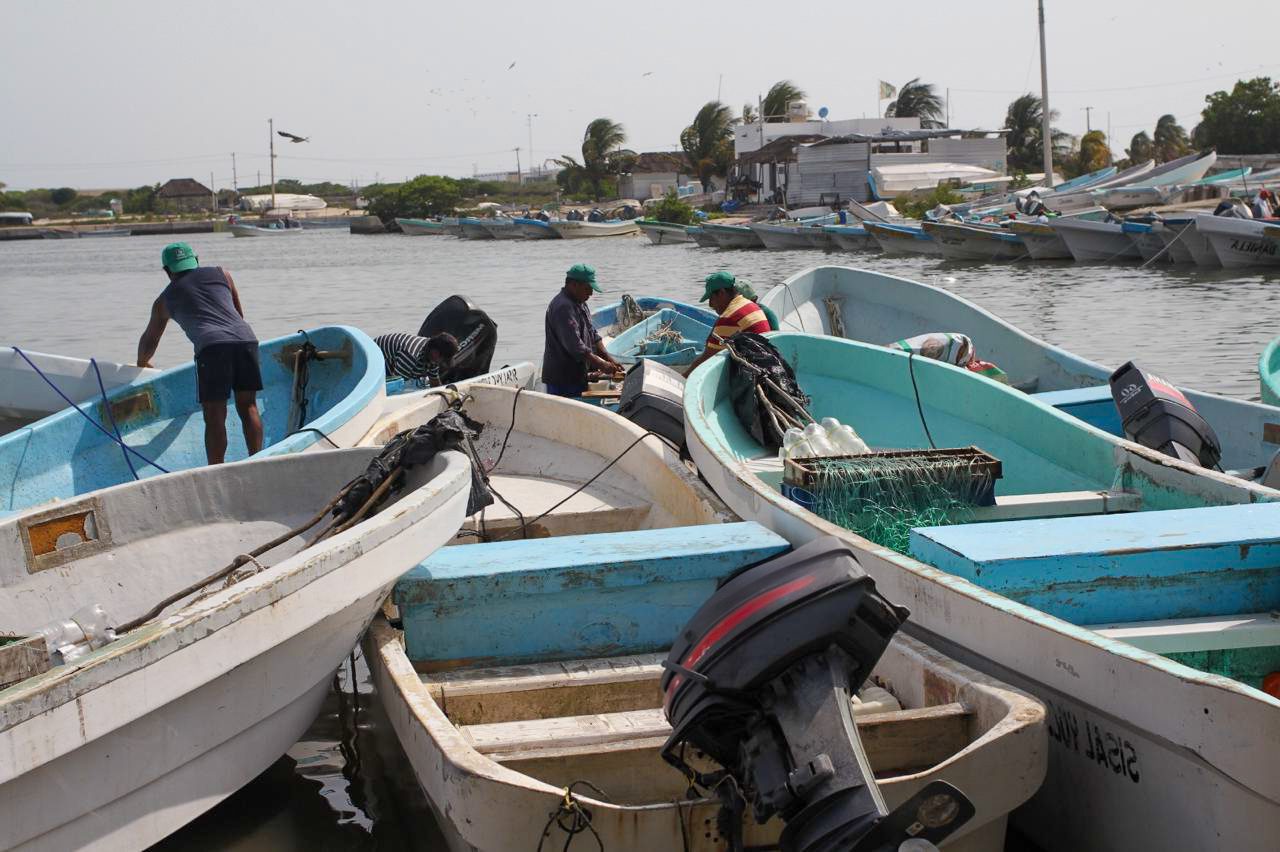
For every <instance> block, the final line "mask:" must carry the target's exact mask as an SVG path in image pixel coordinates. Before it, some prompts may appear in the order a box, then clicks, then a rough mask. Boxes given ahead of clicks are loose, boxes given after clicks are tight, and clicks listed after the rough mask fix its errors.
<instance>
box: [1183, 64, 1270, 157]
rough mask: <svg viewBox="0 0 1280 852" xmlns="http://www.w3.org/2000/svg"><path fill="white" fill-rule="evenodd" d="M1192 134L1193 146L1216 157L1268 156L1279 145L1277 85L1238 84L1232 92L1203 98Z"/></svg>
mask: <svg viewBox="0 0 1280 852" xmlns="http://www.w3.org/2000/svg"><path fill="white" fill-rule="evenodd" d="M1205 102H1206V103H1207V106H1206V107H1205V108H1204V112H1202V113H1201V114H1200V124H1199V125H1197V126H1196V129H1195V130H1194V131H1192V134H1191V136H1192V139H1194V140H1195V144H1196V145H1198V146H1200V147H1202V148H1207V147H1214V148H1217V149H1218V153H1219V154H1269V153H1272V152H1274V151H1275V150H1276V145H1277V142H1280V83H1273V82H1271V78H1270V77H1255V78H1254V79H1252V80H1238V81H1237V82H1236V84H1235V86H1234V87H1233V88H1232V90H1231V92H1230V93H1228V92H1221V91H1219V92H1214V93H1213V94H1211V95H1206V96H1205Z"/></svg>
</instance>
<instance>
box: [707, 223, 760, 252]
mask: <svg viewBox="0 0 1280 852" xmlns="http://www.w3.org/2000/svg"><path fill="white" fill-rule="evenodd" d="M702 230H703V231H704V232H705V233H707V234H708V235H709V236H710V237H711V238H712V239H714V240H715V241H716V245H718V246H719V247H720V248H723V249H735V248H739V249H741V248H764V241H763V240H761V239H760V235H759V234H757V233H756V232H755V231H753V230H751V228H750V227H749V226H748V225H722V224H720V223H718V222H707V223H705V224H704V225H703V226H702Z"/></svg>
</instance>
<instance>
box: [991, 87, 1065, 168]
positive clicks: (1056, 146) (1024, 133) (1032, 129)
mask: <svg viewBox="0 0 1280 852" xmlns="http://www.w3.org/2000/svg"><path fill="white" fill-rule="evenodd" d="M1057 118H1058V111H1057V110H1056V109H1051V110H1049V121H1050V123H1051V125H1052V122H1054V121H1056V120H1057ZM1004 126H1005V129H1007V130H1008V131H1009V133H1008V135H1007V136H1006V137H1005V141H1006V143H1007V144H1008V148H1009V167H1010V168H1011V169H1013V170H1014V171H1023V172H1030V171H1039V169H1040V167H1041V166H1043V165H1044V149H1043V142H1042V141H1041V140H1042V139H1043V138H1044V108H1043V106H1042V104H1041V102H1040V98H1038V97H1036V96H1035V95H1033V94H1030V93H1028V94H1025V95H1020V96H1019V97H1017V98H1015V99H1014V100H1013V101H1012V102H1011V103H1010V104H1009V110H1008V112H1006V113H1005V117H1004ZM1049 138H1050V139H1051V140H1052V144H1053V157H1054V159H1055V160H1056V159H1060V158H1062V157H1064V156H1066V155H1068V154H1069V153H1070V150H1071V149H1070V144H1069V143H1070V141H1071V135H1070V134H1069V133H1064V132H1062V131H1061V130H1059V129H1058V128H1056V127H1053V126H1050V127H1049Z"/></svg>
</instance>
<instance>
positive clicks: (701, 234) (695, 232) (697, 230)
mask: <svg viewBox="0 0 1280 852" xmlns="http://www.w3.org/2000/svg"><path fill="white" fill-rule="evenodd" d="M684 232H685V233H686V234H688V235H689V239H691V240H693V241H694V242H695V243H697V244H698V245H699V247H701V248H720V243H718V242H716V238H715V237H713V236H711V234H709V233H708V232H707V229H706V228H704V227H703V226H702V225H689V226H688V227H687V228H685V229H684Z"/></svg>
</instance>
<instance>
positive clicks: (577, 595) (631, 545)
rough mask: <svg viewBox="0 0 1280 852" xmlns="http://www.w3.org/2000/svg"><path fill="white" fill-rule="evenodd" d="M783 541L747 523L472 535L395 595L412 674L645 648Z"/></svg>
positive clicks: (420, 568) (422, 567) (416, 571)
mask: <svg viewBox="0 0 1280 852" xmlns="http://www.w3.org/2000/svg"><path fill="white" fill-rule="evenodd" d="M788 547H789V545H788V544H787V542H786V540H785V539H783V538H781V537H780V536H778V535H776V534H775V533H772V532H770V531H769V530H767V529H765V528H764V527H762V526H760V525H759V524H756V523H753V522H745V523H734V524H707V525H700V526H691V527H673V528H668V529H653V530H638V531H632V532H607V533H596V534H593V535H576V536H559V537H555V538H535V539H528V540H514V541H498V542H492V543H485V544H469V545H465V546H461V547H447V548H443V549H442V550H439V551H436V553H434V554H432V556H431V557H430V558H428V559H427V560H425V561H423V562H422V563H420V564H419V565H417V566H416V567H415V568H413V569H412V570H411V571H409V573H408V574H406V575H405V576H404V577H402V578H401V579H400V581H399V582H398V583H397V584H396V587H395V590H394V591H393V593H392V600H393V602H394V603H395V604H396V605H397V607H399V610H400V614H401V619H402V621H403V623H404V629H405V637H406V639H405V642H406V651H407V653H408V655H409V658H410V659H411V660H413V661H414V666H415V667H417V668H418V670H419V671H441V670H446V669H451V668H459V667H463V666H482V665H496V664H500V663H501V664H509V663H524V662H544V661H548V660H557V659H560V660H563V659H578V658H584V657H599V656H609V655H616V654H637V653H652V652H657V651H664V650H666V649H667V648H668V647H670V645H671V642H672V640H673V638H674V637H675V635H676V633H677V631H679V629H680V628H681V627H683V626H684V624H685V622H686V621H687V620H688V619H689V618H690V617H691V616H692V615H693V613H694V612H695V611H696V610H697V608H698V607H699V606H701V605H702V602H703V601H704V600H706V598H707V597H709V596H710V595H711V593H712V592H713V591H714V590H715V585H716V581H717V580H719V579H720V578H722V577H724V576H726V575H727V574H729V573H730V572H732V571H734V570H735V569H737V568H741V567H743V566H746V565H750V564H753V563H755V562H760V561H762V560H764V559H767V558H769V557H771V556H775V555H777V554H779V553H782V552H784V551H785V550H787V549H788ZM531 603H532V604H533V605H531Z"/></svg>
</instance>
